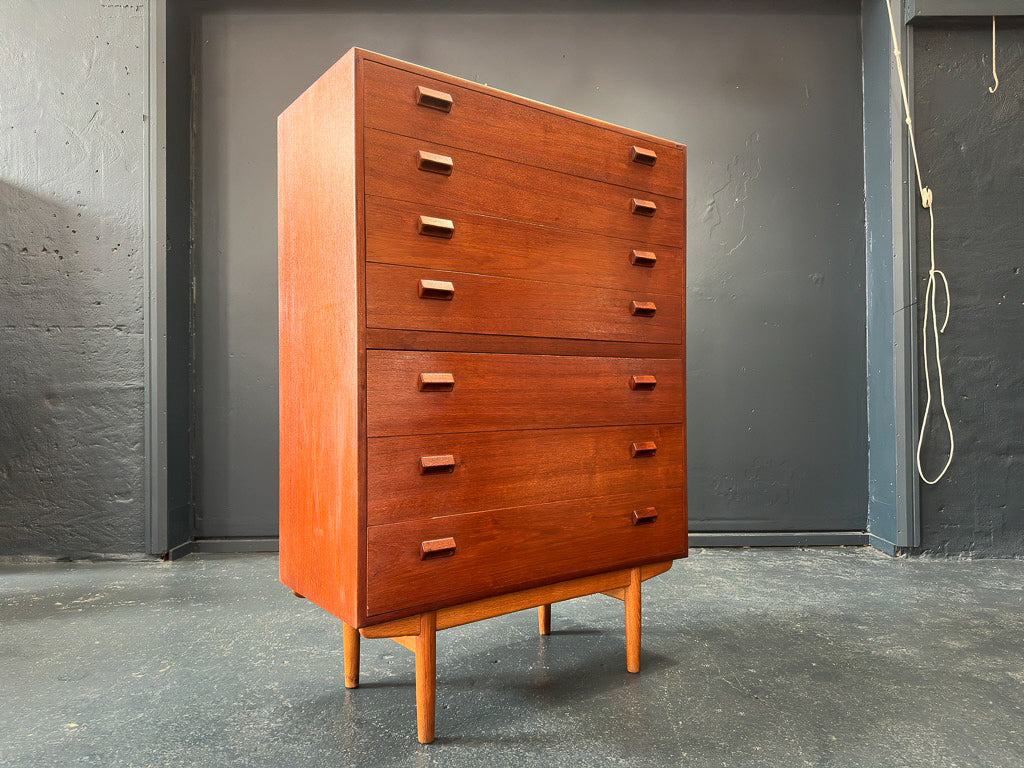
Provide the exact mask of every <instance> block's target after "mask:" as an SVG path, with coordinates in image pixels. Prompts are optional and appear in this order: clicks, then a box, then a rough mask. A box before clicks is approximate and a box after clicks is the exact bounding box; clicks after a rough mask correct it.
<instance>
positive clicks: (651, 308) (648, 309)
mask: <svg viewBox="0 0 1024 768" xmlns="http://www.w3.org/2000/svg"><path fill="white" fill-rule="evenodd" d="M657 311H658V306H657V305H656V304H655V303H654V302H653V301H631V302H629V312H630V314H632V315H640V316H641V317H651V316H652V315H653V314H654V313H655V312H657Z"/></svg>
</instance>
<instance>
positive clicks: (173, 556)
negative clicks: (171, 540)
mask: <svg viewBox="0 0 1024 768" xmlns="http://www.w3.org/2000/svg"><path fill="white" fill-rule="evenodd" d="M195 551H196V542H195V540H192V539H190V540H189V541H184V542H182V543H181V544H179V545H178V546H176V547H171V548H170V549H169V550H167V559H168V560H180V559H181V558H183V557H186V556H188V555H191V554H192V553H193V552H195Z"/></svg>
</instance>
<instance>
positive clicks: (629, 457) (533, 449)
mask: <svg viewBox="0 0 1024 768" xmlns="http://www.w3.org/2000/svg"><path fill="white" fill-rule="evenodd" d="M683 429H684V427H683V425H681V424H675V425H638V426H628V427H600V428H580V429H540V430H528V431H520V432H464V433H454V434H439V435H416V436H412V437H374V438H370V439H369V440H368V441H367V479H366V482H367V495H368V506H367V518H366V519H367V524H369V525H380V524H384V523H397V522H403V521H406V520H416V519H420V518H429V517H441V516H444V515H452V514H458V513H462V512H475V511H480V510H487V509H498V508H501V507H517V506H525V505H529V504H540V503H543V502H546V501H561V500H568V499H581V498H589V497H594V496H611V495H614V494H620V493H626V492H633V493H637V494H643V493H645V492H648V491H654V490H658V489H661V488H680V487H682V484H683ZM634 443H637V444H642V445H648V444H651V445H654V444H655V443H656V444H657V450H656V451H653V452H652V453H651V455H642V454H641V455H638V456H636V457H634V456H633V451H632V446H633V444H634ZM435 455H436V456H435ZM424 456H434V457H435V458H437V459H438V461H436V462H433V464H434V465H440V464H441V459H443V460H444V463H443V466H444V467H445V468H448V469H449V471H446V472H437V473H429V474H424V473H423V470H422V466H423V457H424ZM448 461H450V462H451V464H450V465H449V464H448Z"/></svg>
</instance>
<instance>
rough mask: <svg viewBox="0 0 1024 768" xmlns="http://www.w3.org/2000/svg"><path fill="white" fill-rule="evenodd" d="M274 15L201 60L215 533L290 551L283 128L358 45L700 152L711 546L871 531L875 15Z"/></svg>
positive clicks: (695, 452) (789, 11)
mask: <svg viewBox="0 0 1024 768" xmlns="http://www.w3.org/2000/svg"><path fill="white" fill-rule="evenodd" d="M226 5H227V6H229V9H228V10H223V9H224V8H225V6H226ZM261 5H263V6H267V7H269V6H268V4H265V3H264V4H260V3H230V4H224V3H218V4H207V5H206V11H205V12H204V13H203V14H202V18H201V26H200V34H199V38H198V39H199V41H200V42H199V44H198V45H197V53H198V66H197V72H198V93H199V112H198V132H197V137H198V143H197V158H198V163H199V164H198V174H199V181H198V184H197V189H198V190H199V197H198V200H197V205H198V210H199V211H200V213H199V228H198V233H199V237H198V251H197V263H198V287H199V296H200V298H199V307H198V308H199V315H198V317H199V323H200V329H201V332H200V346H199V349H198V357H197V360H198V374H199V382H200V390H199V393H198V394H199V404H200V407H201V411H200V422H199V423H200V429H199V437H200V446H199V447H200V455H201V460H200V464H199V472H198V478H199V488H200V491H199V495H198V498H199V499H200V501H201V507H200V510H199V512H200V515H201V520H200V529H199V530H200V533H203V534H205V535H209V536H221V535H273V534H275V533H276V517H277V510H276V499H277V487H276V467H277V465H276V448H277V423H276V415H277V405H276V403H277V392H276V381H277V370H276V359H277V348H276V343H275V342H276V314H275V312H276V305H277V294H276V271H275V264H276V242H277V240H276V232H275V211H276V199H275V194H274V178H275V176H274V167H275V134H274V131H275V124H274V120H275V117H276V115H277V114H278V112H280V111H281V109H283V107H284V106H286V105H287V104H288V103H289V102H290V101H291V100H292V99H293V98H294V97H295V95H296V94H298V93H299V92H301V91H302V90H303V89H304V88H305V87H306V86H307V85H308V84H309V83H311V82H312V81H313V80H315V79H316V78H317V77H318V76H319V75H320V74H321V73H322V72H323V71H324V70H325V69H326V68H327V67H328V66H330V64H331V63H333V62H334V61H335V60H336V59H337V58H338V57H339V56H340V55H341V54H342V53H343V52H344V51H345V50H347V49H348V48H349V47H351V46H353V45H359V46H362V47H365V48H369V49H372V50H377V51H380V52H382V53H386V54H390V55H394V56H397V57H399V58H404V59H408V60H411V61H414V62H416V63H419V64H423V65H426V66H430V67H434V68H436V69H440V70H442V71H446V72H451V73H453V74H458V75H461V76H464V77H467V78H470V79H473V80H477V81H480V82H485V83H489V84H491V85H494V86H497V87H499V88H503V89H505V90H509V91H512V92H515V93H520V94H523V95H525V96H529V97H531V98H535V99H539V100H541V101H545V102H549V103H553V104H558V105H560V106H563V107H567V108H569V109H572V110H575V111H578V112H582V113H584V114H589V115H593V116H596V117H599V118H602V119H605V120H609V121H611V122H615V123H621V124H625V125H628V126H630V127H633V128H637V129H640V130H644V131H648V132H651V133H655V134H658V135H662V136H666V137H668V138H672V139H677V140H680V141H684V142H686V143H687V144H688V145H689V158H690V169H689V211H688V214H689V239H688V249H689V308H688V313H689V314H688V329H689V333H688V342H689V355H690V364H689V388H690V389H689V406H690V411H689V412H690V431H689V437H690V513H691V521H692V528H693V529H694V530H697V531H726V530H734V531H750V530H754V531H773V530H864V528H865V520H866V508H867V466H866V464H867V459H866V456H867V437H866V432H867V428H866V393H865V357H864V346H865V331H864V322H865V301H864V219H863V217H864V206H863V195H864V175H863V173H864V171H863V137H862V116H861V62H860V17H859V13H860V5H859V2H833V3H820V2H809V1H794V0H789V1H787V2H769V1H768V0H763V1H762V2H753V1H752V0H746V1H743V2H730V3H729V4H727V6H723V4H720V3H717V2H710V0H700V1H697V0H693V1H691V2H687V3H644V4H642V5H640V6H636V5H634V6H631V10H630V12H628V13H623V12H620V9H621V8H622V4H621V3H617V2H616V3H612V2H605V1H602V2H578V3H565V2H554V3H550V2H549V3H544V4H532V5H530V4H527V5H525V6H520V7H519V10H518V12H516V13H508V14H501V13H493V12H482V11H480V10H479V9H480V5H479V4H466V3H459V2H441V3H432V4H431V6H430V9H429V12H427V11H424V10H421V8H422V6H419V5H417V4H415V3H402V2H390V3H387V4H386V5H384V6H383V7H382V5H381V3H365V2H358V1H357V2H353V3H346V4H345V8H346V11H344V12H342V11H339V10H337V6H336V5H335V6H334V7H333V9H332V8H331V7H329V4H327V5H328V7H326V8H320V9H319V10H317V11H315V12H301V11H295V10H293V9H294V8H295V6H294V5H293V6H291V10H290V11H289V12H287V13H284V12H271V11H269V10H267V11H260V10H259V9H258V6H261ZM215 6H216V7H218V8H220V9H221V10H217V11H214V10H209V9H210V8H212V7H215ZM254 6H257V10H255V11H254V10H253V7H254ZM278 7H280V6H278ZM399 10H400V11H402V12H401V13H397V12H395V11H399Z"/></svg>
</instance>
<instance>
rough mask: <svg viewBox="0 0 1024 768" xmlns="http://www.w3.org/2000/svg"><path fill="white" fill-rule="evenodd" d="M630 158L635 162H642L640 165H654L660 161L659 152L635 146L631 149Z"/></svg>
mask: <svg viewBox="0 0 1024 768" xmlns="http://www.w3.org/2000/svg"><path fill="white" fill-rule="evenodd" d="M629 159H630V160H632V161H633V162H634V163H640V165H654V164H655V163H656V162H658V153H657V152H655V151H654V150H653V149H645V148H644V147H633V148H632V149H631V150H630V151H629Z"/></svg>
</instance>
